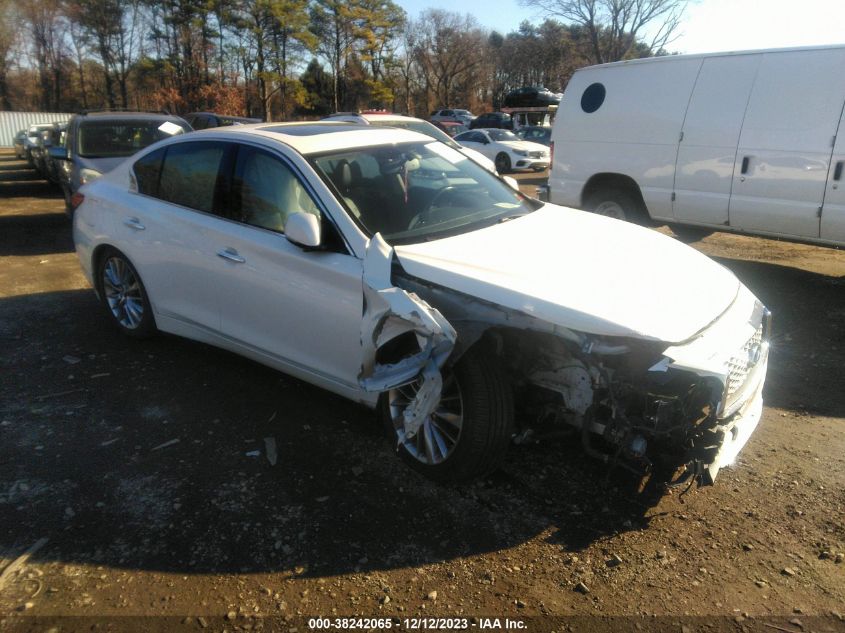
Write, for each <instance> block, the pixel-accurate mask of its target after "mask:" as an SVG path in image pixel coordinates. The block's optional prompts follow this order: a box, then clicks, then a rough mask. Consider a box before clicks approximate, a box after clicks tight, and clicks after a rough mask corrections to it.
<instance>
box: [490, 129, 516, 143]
mask: <svg viewBox="0 0 845 633" xmlns="http://www.w3.org/2000/svg"><path fill="white" fill-rule="evenodd" d="M488 134H489V135H490V138H491V139H493V140H494V141H518V140H519V137H518V136H517V135H516V134H514V133H513V132H511V131H510V130H490V131H489V132H488Z"/></svg>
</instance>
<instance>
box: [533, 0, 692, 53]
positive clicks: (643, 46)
mask: <svg viewBox="0 0 845 633" xmlns="http://www.w3.org/2000/svg"><path fill="white" fill-rule="evenodd" d="M689 2H690V0H520V3H521V4H522V5H523V6H526V7H531V8H534V9H538V10H539V11H541V12H542V13H544V14H545V15H546V16H549V17H555V18H558V19H561V20H563V21H564V22H569V23H573V24H579V25H581V26H583V27H584V28H585V29H587V32H588V33H589V36H590V44H591V48H592V57H593V59H592V60H591V61H592V62H593V63H596V64H603V63H605V62H614V61H619V60H621V59H626V58H630V57H635V56H636V57H640V56H642V54H643V53H646V54H652V55H653V54H655V53H658V52H659V51H661V50H662V49H664V48H665V47H666V46H667V45H668V44H669V43H670V42H672V41H673V40H674V39H675V37H676V31H677V29H678V26H679V24H680V21H681V16H682V15H683V13H684V10H685V9H686V7H687V5H688V4H689Z"/></svg>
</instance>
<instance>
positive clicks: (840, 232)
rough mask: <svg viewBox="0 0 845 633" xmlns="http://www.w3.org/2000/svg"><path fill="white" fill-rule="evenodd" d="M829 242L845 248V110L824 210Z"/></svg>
mask: <svg viewBox="0 0 845 633" xmlns="http://www.w3.org/2000/svg"><path fill="white" fill-rule="evenodd" d="M820 237H821V238H822V239H823V240H825V241H828V242H836V243H837V244H839V245H842V246H845V109H843V112H842V117H841V118H840V119H839V130H838V131H837V133H836V144H835V145H834V147H833V156H832V158H831V161H830V171H829V173H828V176H827V190H826V191H825V195H824V207H823V208H822V223H821V236H820Z"/></svg>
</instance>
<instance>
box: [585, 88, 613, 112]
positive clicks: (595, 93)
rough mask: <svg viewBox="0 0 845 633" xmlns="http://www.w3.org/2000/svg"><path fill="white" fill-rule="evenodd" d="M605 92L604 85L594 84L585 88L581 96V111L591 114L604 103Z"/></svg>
mask: <svg viewBox="0 0 845 633" xmlns="http://www.w3.org/2000/svg"><path fill="white" fill-rule="evenodd" d="M606 94H607V92H606V91H605V89H604V84H600V83H594V84H590V85H589V86H587V89H586V90H585V91H584V94H582V95H581V109H582V110H583V111H584V112H586V113H587V114H592V113H593V112H595V111H596V110H598V109H599V108H600V107H601V105H602V104H603V103H604V97H605V95H606Z"/></svg>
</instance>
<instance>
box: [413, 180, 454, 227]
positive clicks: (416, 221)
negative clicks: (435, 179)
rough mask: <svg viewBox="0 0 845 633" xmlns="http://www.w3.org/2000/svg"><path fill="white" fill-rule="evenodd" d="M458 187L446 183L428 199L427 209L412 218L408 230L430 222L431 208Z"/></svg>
mask: <svg viewBox="0 0 845 633" xmlns="http://www.w3.org/2000/svg"><path fill="white" fill-rule="evenodd" d="M455 190H456V187H455V186H454V185H446V186H445V187H443V188H442V189H440V191H438V192H437V193H435V194H434V195H433V196H432V197H431V200H429V201H428V204H427V205H425V209H423V210H422V211H420V212H419V213H417V214H416V215H415V216H414V217H413V218H412V219H411V223H410V224H409V225H408V230H409V231H410V230H411V229H413V228H416V227H418V226H422V225H424V224H427V223H428V217H429V216H430V215H431V210H432V209H434V208H435V207H436V206H437V203H438V202H439V201H440V199H441V198H444V197H445V196H447V195H449V194H450V193H452V192H454V191H455Z"/></svg>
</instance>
